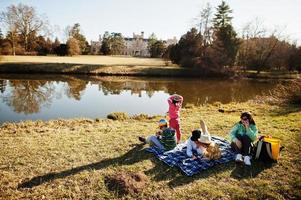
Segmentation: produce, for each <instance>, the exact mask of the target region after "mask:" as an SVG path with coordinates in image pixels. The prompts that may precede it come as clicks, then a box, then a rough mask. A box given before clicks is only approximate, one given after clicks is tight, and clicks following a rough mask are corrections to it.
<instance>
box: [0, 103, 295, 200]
mask: <svg viewBox="0 0 301 200" xmlns="http://www.w3.org/2000/svg"><path fill="white" fill-rule="evenodd" d="M218 109H223V110H224V111H225V112H223V113H222V112H219V111H218ZM243 110H249V111H251V112H252V113H253V114H254V119H255V121H256V123H257V126H258V128H259V130H260V131H261V133H262V134H270V135H273V136H274V137H278V138H280V139H281V140H282V144H283V145H284V146H285V149H284V150H283V152H282V155H281V158H280V160H279V161H278V163H277V164H272V165H263V164H261V163H255V164H253V166H252V168H251V169H250V170H243V171H239V172H238V168H237V167H236V165H235V163H234V162H231V163H228V164H225V165H220V166H216V167H214V168H212V169H210V170H207V171H203V172H201V173H200V174H198V175H196V176H193V177H186V176H185V175H183V174H182V173H181V171H180V170H179V169H177V168H170V167H168V166H167V165H165V164H163V163H162V162H160V161H159V160H157V159H156V158H155V157H154V156H153V155H152V154H150V153H147V152H146V151H145V150H144V147H145V146H143V145H141V144H140V143H139V142H138V140H137V137H138V136H139V135H143V136H147V135H149V134H151V133H154V132H155V131H156V130H157V129H156V128H157V121H158V119H159V118H160V117H159V116H157V117H154V118H151V119H148V118H143V116H142V117H140V118H135V119H133V118H131V119H125V120H117V121H113V120H109V119H95V120H92V119H74V120H52V121H46V122H43V121H33V122H32V121H26V122H21V123H5V124H3V125H2V127H1V128H0V137H1V142H0V149H1V150H0V186H1V187H0V199H25V198H29V199H62V198H66V199H116V198H128V199H300V198H301V173H300V168H301V162H300V158H301V151H300V143H301V117H300V116H301V109H300V107H286V108H280V107H277V106H270V105H266V104H262V103H261V104H260V103H254V102H248V103H240V104H226V105H223V104H218V103H216V104H215V105H207V106H202V107H193V106H186V108H184V109H183V110H182V115H181V119H182V121H181V123H182V129H183V132H184V135H183V138H184V139H186V138H188V137H189V135H190V132H191V130H192V129H195V128H198V127H199V120H200V118H203V119H205V121H206V122H207V124H208V126H209V131H210V132H211V133H212V134H213V135H218V136H222V137H227V133H228V131H229V130H230V128H231V127H232V125H233V124H234V123H235V122H236V121H238V120H239V115H240V112H241V111H243ZM136 172H140V173H143V174H145V177H146V178H145V180H144V183H145V184H144V185H143V186H142V187H141V188H140V190H138V191H136V192H134V193H130V194H125V195H121V196H120V195H119V196H118V195H117V194H119V193H118V191H116V190H112V189H110V187H109V186H108V183H107V182H106V180H107V178H108V177H110V176H114V175H116V174H119V173H124V174H130V173H136ZM239 175H240V176H239Z"/></svg>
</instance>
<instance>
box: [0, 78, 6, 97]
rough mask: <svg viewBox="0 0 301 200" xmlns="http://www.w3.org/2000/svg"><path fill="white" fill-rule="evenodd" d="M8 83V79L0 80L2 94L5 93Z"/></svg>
mask: <svg viewBox="0 0 301 200" xmlns="http://www.w3.org/2000/svg"><path fill="white" fill-rule="evenodd" d="M6 84H7V82H6V80H0V92H1V94H3V93H4V91H5V87H6Z"/></svg>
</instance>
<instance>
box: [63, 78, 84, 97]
mask: <svg viewBox="0 0 301 200" xmlns="http://www.w3.org/2000/svg"><path fill="white" fill-rule="evenodd" d="M87 83H88V82H87V81H83V80H80V79H72V80H70V81H67V84H68V86H67V87H66V88H65V93H66V95H67V96H68V97H69V98H74V99H76V100H78V101H79V100H80V99H81V96H82V95H83V93H84V91H85V89H86V85H87Z"/></svg>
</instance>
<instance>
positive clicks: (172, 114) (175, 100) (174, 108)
mask: <svg viewBox="0 0 301 200" xmlns="http://www.w3.org/2000/svg"><path fill="white" fill-rule="evenodd" d="M167 101H168V104H169V110H168V114H169V127H170V128H173V129H175V130H176V139H177V143H179V142H180V140H181V130H180V111H181V108H182V103H183V97H182V96H180V95H178V94H174V95H172V96H170V97H169V98H168V100H167Z"/></svg>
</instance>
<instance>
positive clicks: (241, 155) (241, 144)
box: [230, 112, 258, 166]
mask: <svg viewBox="0 0 301 200" xmlns="http://www.w3.org/2000/svg"><path fill="white" fill-rule="evenodd" d="M257 133H258V130H257V127H256V124H255V121H254V120H253V117H252V115H251V113H249V112H243V113H242V114H241V116H240V121H239V122H237V123H236V124H235V125H234V127H233V128H232V129H231V131H230V141H231V147H232V148H233V149H234V150H235V151H236V153H237V155H236V158H235V161H236V162H244V163H245V165H248V166H250V165H251V146H252V142H253V141H255V139H256V136H257Z"/></svg>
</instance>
